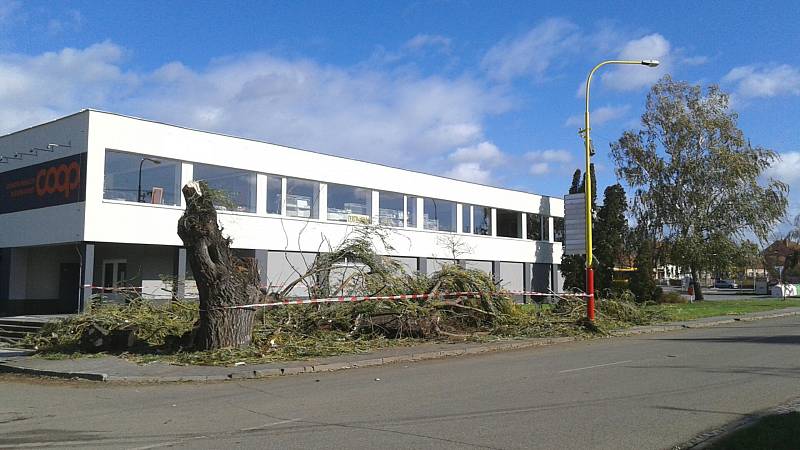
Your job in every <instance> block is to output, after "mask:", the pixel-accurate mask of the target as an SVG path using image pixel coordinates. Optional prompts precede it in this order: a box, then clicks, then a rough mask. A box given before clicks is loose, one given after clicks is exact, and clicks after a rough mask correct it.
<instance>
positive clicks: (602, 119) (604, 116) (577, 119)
mask: <svg viewBox="0 0 800 450" xmlns="http://www.w3.org/2000/svg"><path fill="white" fill-rule="evenodd" d="M630 109H631V106H630V105H622V106H601V107H600V108H597V109H595V110H594V111H592V114H591V116H589V119H590V120H591V122H592V124H594V125H602V124H604V123H606V122H611V121H613V120H617V119H620V118H622V117H624V116H625V114H627V113H628V111H629V110H630ZM583 125H584V118H583V116H582V115H574V116H570V117H569V118H568V119H567V121H566V122H564V126H565V127H571V126H576V127H581V128H583Z"/></svg>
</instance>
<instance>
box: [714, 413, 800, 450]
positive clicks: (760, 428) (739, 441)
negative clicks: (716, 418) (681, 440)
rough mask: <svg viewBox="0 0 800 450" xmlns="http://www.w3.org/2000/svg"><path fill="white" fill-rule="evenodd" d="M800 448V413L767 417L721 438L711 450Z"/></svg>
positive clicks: (782, 449)
mask: <svg viewBox="0 0 800 450" xmlns="http://www.w3.org/2000/svg"><path fill="white" fill-rule="evenodd" d="M798 448H800V413H797V412H793V413H790V414H782V415H779V416H769V417H765V418H763V419H761V420H759V421H758V422H756V423H755V424H754V425H752V426H749V427H747V428H743V429H741V430H738V431H736V432H734V433H733V434H731V435H730V436H728V437H726V438H724V439H721V440H720V441H719V442H717V443H716V444H714V445H712V446H711V447H710V449H711V450H740V449H741V450H745V449H747V450H761V449H764V450H767V449H769V450H796V449H798Z"/></svg>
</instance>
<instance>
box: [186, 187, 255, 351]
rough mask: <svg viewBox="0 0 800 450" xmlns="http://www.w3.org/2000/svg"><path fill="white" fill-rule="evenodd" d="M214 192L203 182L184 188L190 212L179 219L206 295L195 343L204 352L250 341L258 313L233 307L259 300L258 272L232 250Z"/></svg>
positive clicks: (199, 284)
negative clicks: (221, 227) (213, 197)
mask: <svg viewBox="0 0 800 450" xmlns="http://www.w3.org/2000/svg"><path fill="white" fill-rule="evenodd" d="M209 194H210V191H209V189H208V186H207V185H206V184H205V183H202V182H200V183H197V182H191V183H189V184H187V185H186V186H184V187H183V196H184V198H185V199H186V211H185V212H184V213H183V216H181V219H180V221H179V222H178V236H180V238H181V239H182V240H183V244H184V246H185V247H186V251H187V256H188V259H189V265H190V266H191V267H192V273H193V274H194V278H195V281H196V282H197V290H198V293H199V294H200V320H199V322H198V325H197V327H196V330H195V338H194V346H195V348H197V349H199V350H214V349H218V348H225V347H243V346H246V345H249V344H250V340H251V338H252V332H253V318H254V316H255V311H254V310H252V309H242V308H232V307H233V306H236V305H246V304H252V303H258V300H259V290H258V286H259V276H258V270H257V268H256V267H255V265H254V264H252V263H248V262H247V261H245V260H242V259H241V258H238V257H236V256H234V255H233V253H232V252H231V249H230V240H229V239H228V238H226V237H224V236H223V235H222V230H221V229H220V227H219V224H218V223H217V212H216V210H215V209H214V205H213V203H212V199H211V195H209Z"/></svg>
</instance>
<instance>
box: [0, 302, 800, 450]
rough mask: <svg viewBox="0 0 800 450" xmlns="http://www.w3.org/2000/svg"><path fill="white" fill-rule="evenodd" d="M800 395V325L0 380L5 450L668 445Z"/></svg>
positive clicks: (0, 443)
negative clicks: (454, 352)
mask: <svg viewBox="0 0 800 450" xmlns="http://www.w3.org/2000/svg"><path fill="white" fill-rule="evenodd" d="M798 396H800V317H791V318H783V319H772V320H762V321H757V322H749V323H737V324H735V325H731V326H723V327H716V328H709V329H696V330H685V331H679V332H672V333H661V334H656V335H649V336H640V337H631V338H614V339H604V340H595V341H589V342H579V343H572V344H565V345H556V346H552V347H547V348H540V349H533V350H522V351H514V352H505V353H496V354H488V355H481V356H476V357H462V358H451V359H445V360H439V361H430V362H423V363H413V364H408V365H391V366H384V367H375V368H365V369H358V370H353V371H344V372H336V373H329V374H321V375H320V374H318V375H300V376H291V377H286V378H275V379H266V380H252V381H245V382H223V383H214V384H167V385H144V386H143V385H108V384H94V383H88V382H84V383H71V382H58V381H52V382H30V381H24V380H22V379H19V378H13V377H5V378H2V379H0V447H74V448H98V447H99V448H141V449H145V448H162V447H177V448H209V449H211V448H213V449H219V448H347V449H350V448H364V449H367V448H369V449H372V448H381V449H383V448H389V449H392V448H397V449H408V448H546V449H555V448H559V449H561V448H576V449H587V448H609V449H611V448H613V449H627V448H629V449H648V448H669V447H671V446H672V445H674V444H677V443H681V442H684V441H687V440H689V439H691V438H692V437H693V436H695V435H696V434H697V433H699V432H701V431H703V430H705V429H708V428H710V427H716V426H720V425H722V424H725V423H727V422H730V421H733V420H736V419H739V418H741V417H742V416H743V415H746V414H748V413H750V412H753V411H756V410H760V409H764V408H768V407H772V406H775V405H778V404H781V403H783V402H786V401H788V400H790V399H793V398H796V397H798Z"/></svg>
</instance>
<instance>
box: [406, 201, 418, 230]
mask: <svg viewBox="0 0 800 450" xmlns="http://www.w3.org/2000/svg"><path fill="white" fill-rule="evenodd" d="M406 226H407V227H409V228H416V227H417V197H413V196H411V195H409V196H407V197H406Z"/></svg>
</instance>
